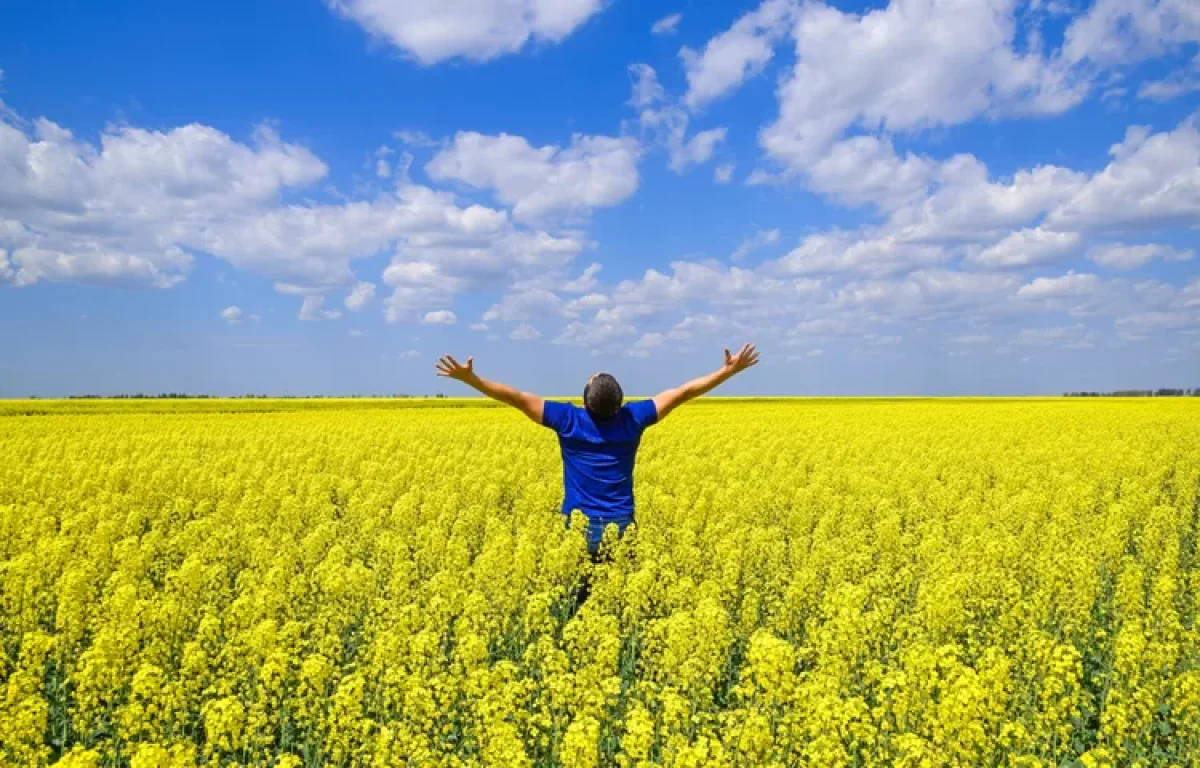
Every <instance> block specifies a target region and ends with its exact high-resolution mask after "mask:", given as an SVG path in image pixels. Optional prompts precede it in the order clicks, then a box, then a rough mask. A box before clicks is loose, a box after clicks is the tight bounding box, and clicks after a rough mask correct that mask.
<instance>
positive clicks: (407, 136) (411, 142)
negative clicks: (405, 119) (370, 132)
mask: <svg viewBox="0 0 1200 768" xmlns="http://www.w3.org/2000/svg"><path fill="white" fill-rule="evenodd" d="M392 136H394V137H395V138H396V141H398V142H400V143H401V144H404V145H405V146H408V147H413V148H414V149H429V148H430V147H436V146H437V145H438V143H437V142H436V141H434V140H433V139H432V138H431V137H430V136H429V134H428V133H425V131H412V130H403V131H395V132H394V133H392Z"/></svg>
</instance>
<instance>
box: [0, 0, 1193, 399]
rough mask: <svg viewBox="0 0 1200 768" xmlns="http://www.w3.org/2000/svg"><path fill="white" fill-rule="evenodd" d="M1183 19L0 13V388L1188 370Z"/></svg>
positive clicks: (959, 386) (1160, 8) (1124, 11)
mask: <svg viewBox="0 0 1200 768" xmlns="http://www.w3.org/2000/svg"><path fill="white" fill-rule="evenodd" d="M1198 41H1200V6H1197V5H1196V4H1195V3H1194V2H1191V1H1190V0H1158V1H1157V2H1156V1H1155V0H1099V1H1098V2H1075V3H1072V2H1062V1H1059V0H1049V1H1042V0H1038V1H1035V2H1017V1H1016V0H976V1H974V2H968V1H966V0H895V1H894V2H891V3H890V4H884V3H872V4H845V3H838V4H824V3H821V2H805V3H802V2H795V1H794V0H766V1H765V2H737V3H734V2H729V3H699V2H689V1H688V0H678V2H658V1H657V0H656V2H633V1H632V0H458V1H457V2H447V1H446V0H404V1H403V2H402V1H400V0H301V1H299V2H297V1H296V0H290V1H289V2H286V3H285V2H283V0H263V1H262V2H256V3H234V2H221V1H216V2H208V3H189V2H178V3H151V2H114V3H104V4H97V3H85V2H45V3H20V4H11V3H10V4H7V5H6V6H5V7H4V8H3V9H0V72H2V75H0V396H5V397H20V396H28V395H41V396H55V395H67V394H82V393H99V394H115V393H121V392H138V391H142V392H159V391H186V392H194V393H211V394H227V395H233V394H244V393H251V392H253V393H277V394H305V393H313V394H387V393H400V392H404V393H413V394H422V393H433V392H438V391H441V392H446V393H448V394H455V393H458V394H461V393H462V392H459V390H456V389H454V385H453V384H452V383H447V382H444V381H441V380H438V379H436V378H435V377H434V376H433V362H434V360H435V359H436V357H437V355H439V354H443V353H446V352H450V353H454V354H457V355H459V356H461V357H465V356H467V355H474V356H475V359H476V365H477V368H478V369H479V371H480V372H481V373H483V374H484V375H488V376H492V377H495V378H500V379H503V380H507V381H509V382H511V383H513V384H515V385H517V386H520V387H522V388H525V389H529V390H534V391H539V392H543V393H546V394H552V395H553V394H558V395H562V394H575V393H577V392H578V391H580V390H581V389H582V383H583V381H584V380H585V379H586V377H587V376H588V375H589V374H591V373H592V372H594V371H596V370H607V371H610V372H612V373H614V374H615V375H617V376H618V378H620V379H621V380H622V382H623V384H624V386H625V389H626V391H628V392H631V393H639V394H649V393H652V392H653V391H656V390H657V389H659V388H661V387H665V386H669V385H672V384H674V383H677V381H678V380H679V379H681V378H683V377H688V376H691V375H696V374H700V373H704V372H707V371H708V370H710V369H711V368H713V367H715V366H716V365H717V364H719V362H720V359H721V349H722V347H725V346H729V347H736V346H738V345H740V344H741V343H742V342H743V341H753V342H756V343H758V345H759V346H760V348H761V349H762V353H763V361H764V362H763V364H762V365H761V366H759V367H758V368H756V369H754V371H752V372H750V373H748V374H747V375H745V376H743V377H741V378H740V379H738V380H735V381H733V382H731V383H730V384H728V385H727V388H726V389H725V390H724V391H725V393H727V394H797V395H805V394H848V395H860V394H1037V393H1057V392H1061V391H1064V390H1075V389H1114V388H1126V387H1157V386H1180V387H1190V386H1200V257H1198V256H1197V254H1196V252H1197V251H1200V236H1198V234H1197V233H1198V231H1200V229H1198V228H1200V117H1197V115H1196V113H1197V110H1198V108H1200V45H1198Z"/></svg>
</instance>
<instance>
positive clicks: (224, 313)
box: [221, 306, 242, 325]
mask: <svg viewBox="0 0 1200 768" xmlns="http://www.w3.org/2000/svg"><path fill="white" fill-rule="evenodd" d="M221 319H222V320H224V321H225V322H227V323H229V324H230V325H235V324H237V322H238V321H239V320H241V319H242V310H241V309H239V308H238V307H236V306H234V307H225V309H222V310H221Z"/></svg>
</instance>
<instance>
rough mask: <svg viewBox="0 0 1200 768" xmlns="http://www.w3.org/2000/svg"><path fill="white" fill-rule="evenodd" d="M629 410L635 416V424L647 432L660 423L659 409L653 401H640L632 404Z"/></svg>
mask: <svg viewBox="0 0 1200 768" xmlns="http://www.w3.org/2000/svg"><path fill="white" fill-rule="evenodd" d="M629 410H630V412H631V413H632V414H633V423H634V424H636V425H637V426H638V429H641V430H645V429H646V428H647V427H650V426H653V425H654V423H655V422H657V421H658V408H657V407H656V406H655V405H654V401H653V400H638V401H637V402H635V403H630V404H629Z"/></svg>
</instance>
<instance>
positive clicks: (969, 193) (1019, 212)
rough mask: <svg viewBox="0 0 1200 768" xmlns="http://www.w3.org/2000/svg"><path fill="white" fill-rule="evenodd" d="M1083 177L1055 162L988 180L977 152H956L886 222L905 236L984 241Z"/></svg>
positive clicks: (1030, 217)
mask: <svg viewBox="0 0 1200 768" xmlns="http://www.w3.org/2000/svg"><path fill="white" fill-rule="evenodd" d="M1086 181H1087V177H1086V176H1085V175H1084V174H1081V173H1077V172H1075V171H1071V170H1068V169H1066V168H1060V167H1057V166H1053V165H1041V166H1037V167H1035V168H1033V169H1032V170H1020V171H1017V172H1016V173H1014V174H1013V175H1012V177H1011V178H1007V179H997V180H991V179H989V178H988V170H987V166H985V165H984V164H983V163H982V162H980V161H979V160H978V159H977V158H976V157H974V156H972V155H955V156H954V157H952V158H950V159H949V160H947V161H945V162H943V163H941V164H940V165H938V166H937V167H936V170H935V171H934V172H933V173H932V177H931V184H932V187H933V191H932V192H931V193H930V194H929V195H928V196H927V197H924V198H923V199H920V200H918V201H916V202H912V203H908V204H905V205H902V206H901V207H899V208H897V209H896V210H894V211H892V212H891V214H890V216H889V222H888V223H889V227H890V228H891V229H892V230H894V231H895V232H896V233H897V235H898V236H900V237H902V238H904V239H907V240H914V241H965V242H986V241H988V240H995V239H997V238H999V237H1002V236H1004V235H1005V234H1006V233H1008V232H1011V231H1012V230H1013V229H1014V228H1017V227H1022V226H1027V225H1028V224H1031V223H1033V222H1035V221H1036V220H1038V219H1039V218H1041V216H1042V215H1043V214H1044V213H1045V212H1046V211H1047V210H1048V209H1050V208H1051V207H1053V206H1055V205H1058V204H1060V203H1062V202H1064V201H1066V200H1068V199H1069V198H1070V197H1071V196H1072V195H1074V194H1075V193H1076V192H1077V191H1078V190H1079V189H1080V188H1081V187H1082V186H1083V185H1084V184H1085V183H1086Z"/></svg>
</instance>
